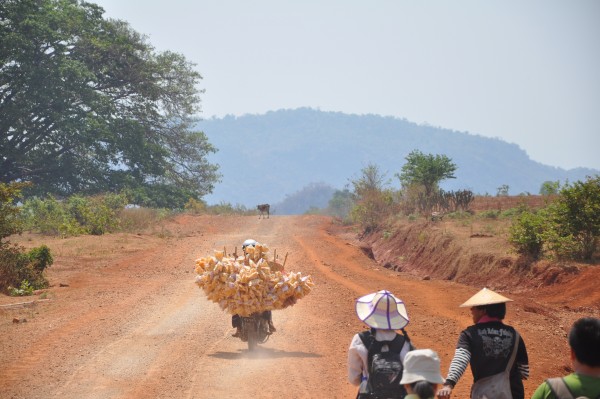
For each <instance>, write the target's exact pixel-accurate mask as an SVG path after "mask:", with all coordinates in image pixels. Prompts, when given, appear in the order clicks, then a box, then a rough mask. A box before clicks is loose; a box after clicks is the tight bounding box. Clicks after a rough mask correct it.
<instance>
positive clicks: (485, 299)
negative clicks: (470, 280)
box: [459, 288, 513, 308]
mask: <svg viewBox="0 0 600 399" xmlns="http://www.w3.org/2000/svg"><path fill="white" fill-rule="evenodd" d="M512 301H513V300H512V299H508V298H506V297H504V296H502V295H500V294H498V293H496V292H494V291H492V290H488V289H487V288H484V289H482V290H481V291H479V292H478V293H477V294H475V295H473V296H472V297H471V298H469V300H467V302H465V303H463V304H462V305H460V306H459V307H460V308H470V307H471V306H484V305H493V304H495V303H505V302H512Z"/></svg>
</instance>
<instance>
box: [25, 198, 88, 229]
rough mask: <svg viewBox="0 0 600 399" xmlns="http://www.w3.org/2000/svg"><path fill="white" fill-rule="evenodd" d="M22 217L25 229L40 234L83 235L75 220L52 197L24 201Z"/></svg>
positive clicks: (61, 204) (60, 203)
mask: <svg viewBox="0 0 600 399" xmlns="http://www.w3.org/2000/svg"><path fill="white" fill-rule="evenodd" d="M22 217H23V220H24V226H25V229H27V230H32V231H38V232H40V233H42V234H47V235H54V236H63V237H66V236H74V235H79V234H82V233H84V230H83V229H82V227H81V225H80V224H79V223H78V221H77V219H76V218H74V217H73V216H71V214H70V213H69V212H67V210H66V209H65V207H64V205H63V203H62V202H59V201H58V200H56V198H54V197H52V196H49V197H48V198H46V199H40V198H32V199H28V200H27V201H25V203H24V204H23V210H22Z"/></svg>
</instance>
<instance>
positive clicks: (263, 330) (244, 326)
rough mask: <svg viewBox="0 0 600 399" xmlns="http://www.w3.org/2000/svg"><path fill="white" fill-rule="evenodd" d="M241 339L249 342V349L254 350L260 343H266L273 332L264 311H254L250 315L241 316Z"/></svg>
mask: <svg viewBox="0 0 600 399" xmlns="http://www.w3.org/2000/svg"><path fill="white" fill-rule="evenodd" d="M240 326H241V328H240V335H239V337H240V339H241V340H242V341H243V342H248V350H249V351H253V350H254V349H256V346H257V345H258V344H264V343H265V342H267V340H268V339H269V336H270V335H271V334H272V333H271V331H270V330H269V321H268V319H267V318H266V317H265V315H264V314H263V312H256V313H252V314H251V315H250V316H242V317H240Z"/></svg>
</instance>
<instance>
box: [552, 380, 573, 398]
mask: <svg viewBox="0 0 600 399" xmlns="http://www.w3.org/2000/svg"><path fill="white" fill-rule="evenodd" d="M546 384H548V386H549V387H550V390H551V391H552V393H553V394H554V396H555V397H556V398H557V399H575V396H573V394H572V393H571V390H570V389H569V387H568V386H567V384H566V383H565V380H564V379H563V378H561V377H557V378H548V379H547V380H546Z"/></svg>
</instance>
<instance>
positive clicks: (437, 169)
mask: <svg viewBox="0 0 600 399" xmlns="http://www.w3.org/2000/svg"><path fill="white" fill-rule="evenodd" d="M455 170H456V164H454V162H452V160H451V159H450V158H448V157H447V156H446V155H433V154H423V153H422V152H421V151H419V150H413V151H412V152H411V153H410V154H408V155H407V156H406V163H405V164H404V165H403V166H402V172H401V173H396V176H397V177H398V178H399V179H400V182H401V183H402V184H403V185H404V186H411V185H415V184H418V185H422V186H423V187H424V189H425V196H426V197H427V198H429V197H430V196H431V195H433V194H434V193H435V192H436V191H437V189H438V188H439V187H438V185H439V182H440V181H442V180H445V179H454V178H455V176H454V171H455Z"/></svg>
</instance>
